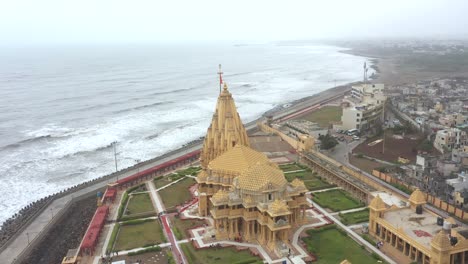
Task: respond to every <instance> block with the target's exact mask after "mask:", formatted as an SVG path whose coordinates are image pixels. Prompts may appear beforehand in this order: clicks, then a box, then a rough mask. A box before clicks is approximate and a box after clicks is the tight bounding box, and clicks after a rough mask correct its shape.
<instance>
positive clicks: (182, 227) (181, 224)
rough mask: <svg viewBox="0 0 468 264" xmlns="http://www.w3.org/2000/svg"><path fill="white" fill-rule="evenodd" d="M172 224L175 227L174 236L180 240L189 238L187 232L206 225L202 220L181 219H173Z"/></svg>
mask: <svg viewBox="0 0 468 264" xmlns="http://www.w3.org/2000/svg"><path fill="white" fill-rule="evenodd" d="M171 223H172V226H173V228H172V230H174V234H175V236H176V237H177V239H179V240H180V239H184V238H188V235H187V230H189V229H192V228H196V227H200V226H203V224H206V222H205V220H202V219H180V218H176V217H173V218H172V219H171Z"/></svg>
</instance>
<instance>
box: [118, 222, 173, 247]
mask: <svg viewBox="0 0 468 264" xmlns="http://www.w3.org/2000/svg"><path fill="white" fill-rule="evenodd" d="M163 238H164V234H163V231H162V229H161V226H160V224H159V222H157V221H155V220H152V221H145V222H143V223H139V224H138V223H136V224H128V225H125V224H122V225H121V226H120V232H119V234H118V236H117V240H116V242H115V247H114V251H120V250H128V249H133V248H138V247H147V246H152V245H155V244H160V243H163V242H164V239H163Z"/></svg>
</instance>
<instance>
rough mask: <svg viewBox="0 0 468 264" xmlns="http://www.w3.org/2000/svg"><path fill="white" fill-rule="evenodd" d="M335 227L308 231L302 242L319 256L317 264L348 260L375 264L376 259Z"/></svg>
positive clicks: (362, 263) (360, 263) (361, 263)
mask: <svg viewBox="0 0 468 264" xmlns="http://www.w3.org/2000/svg"><path fill="white" fill-rule="evenodd" d="M343 233H344V231H341V230H339V229H337V228H336V227H335V226H333V225H332V226H328V227H327V228H322V229H311V230H308V231H307V234H308V235H309V236H308V237H305V238H303V239H302V240H303V241H304V243H305V244H306V245H307V250H308V251H310V252H312V253H313V254H314V255H315V256H317V262H314V263H317V264H325V263H340V262H341V261H343V260H344V259H347V260H348V261H349V262H351V263H359V264H371V263H372V264H374V263H376V259H375V258H374V257H373V256H372V255H371V254H370V253H369V252H367V251H366V250H365V249H363V248H361V246H359V245H358V244H357V243H356V242H354V240H352V239H351V238H350V237H348V236H347V235H346V234H343Z"/></svg>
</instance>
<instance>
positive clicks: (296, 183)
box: [291, 178, 306, 189]
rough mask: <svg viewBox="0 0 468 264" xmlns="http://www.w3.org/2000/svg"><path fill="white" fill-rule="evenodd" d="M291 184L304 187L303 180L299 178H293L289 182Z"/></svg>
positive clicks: (299, 187)
mask: <svg viewBox="0 0 468 264" xmlns="http://www.w3.org/2000/svg"><path fill="white" fill-rule="evenodd" d="M291 186H292V187H294V188H298V189H306V186H305V184H304V182H303V181H302V180H299V179H298V178H295V179H294V180H293V181H292V182H291Z"/></svg>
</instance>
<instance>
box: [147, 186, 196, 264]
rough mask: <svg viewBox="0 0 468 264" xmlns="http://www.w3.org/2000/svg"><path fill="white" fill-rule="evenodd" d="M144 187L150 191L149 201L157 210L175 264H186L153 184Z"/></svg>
mask: <svg viewBox="0 0 468 264" xmlns="http://www.w3.org/2000/svg"><path fill="white" fill-rule="evenodd" d="M182 179H183V178H182ZM182 179H179V180H182ZM174 183H175V182H173V183H172V184H174ZM146 185H147V187H148V190H149V191H150V194H151V199H152V200H153V202H154V204H155V205H156V208H157V210H158V212H159V213H160V219H161V223H162V225H163V226H162V229H163V231H164V234H165V235H166V237H167V239H168V240H169V242H170V243H171V248H172V252H173V255H174V258H175V260H176V262H177V263H183V264H185V263H187V260H186V259H185V256H184V254H183V252H182V250H181V249H180V247H179V243H177V239H176V237H175V235H174V233H173V232H172V229H171V227H170V226H171V222H170V220H169V215H167V214H164V213H163V212H164V210H165V208H164V204H163V203H162V201H161V198H160V197H159V195H158V193H157V191H156V189H155V188H154V185H153V183H152V182H151V181H149V182H146ZM169 185H171V184H168V185H166V186H163V187H161V188H159V189H164V188H166V187H167V186H169ZM159 189H158V190H159Z"/></svg>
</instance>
